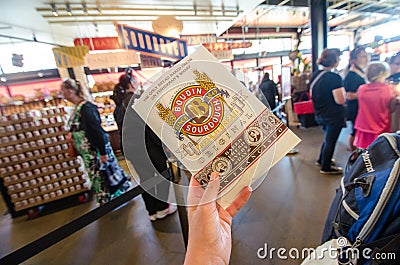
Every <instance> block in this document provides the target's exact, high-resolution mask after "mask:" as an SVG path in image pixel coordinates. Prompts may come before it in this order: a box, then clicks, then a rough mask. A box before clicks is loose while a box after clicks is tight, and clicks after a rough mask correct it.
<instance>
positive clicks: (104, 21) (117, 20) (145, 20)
mask: <svg viewBox="0 0 400 265" xmlns="http://www.w3.org/2000/svg"><path fill="white" fill-rule="evenodd" d="M153 20H154V18H153V19H135V18H119V19H75V20H49V21H48V22H49V23H50V24H76V23H114V22H151V21H153ZM221 21H226V22H229V21H232V20H231V19H226V18H212V19H200V18H199V19H196V18H193V19H192V18H188V19H185V22H221Z"/></svg>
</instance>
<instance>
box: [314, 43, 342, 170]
mask: <svg viewBox="0 0 400 265" xmlns="http://www.w3.org/2000/svg"><path fill="white" fill-rule="evenodd" d="M339 59H340V50H339V49H325V50H323V52H322V54H321V56H320V58H318V60H317V63H318V64H319V65H321V66H322V70H318V71H316V72H315V73H313V75H312V77H311V80H310V84H311V85H310V91H311V97H312V101H313V103H314V114H315V119H316V121H317V123H318V124H319V125H321V126H322V128H323V130H324V132H325V139H324V142H323V143H322V146H321V151H320V154H319V158H318V160H317V162H316V164H317V165H320V166H321V170H320V172H321V173H322V174H341V173H342V168H341V167H337V166H334V165H332V157H333V153H334V151H335V146H336V142H337V139H338V138H339V134H340V131H341V130H342V128H343V127H344V125H345V118H344V107H343V104H344V103H345V90H344V87H343V83H342V78H341V77H340V76H339V75H338V74H336V73H334V72H332V70H333V69H335V68H336V67H337V65H338V64H339Z"/></svg>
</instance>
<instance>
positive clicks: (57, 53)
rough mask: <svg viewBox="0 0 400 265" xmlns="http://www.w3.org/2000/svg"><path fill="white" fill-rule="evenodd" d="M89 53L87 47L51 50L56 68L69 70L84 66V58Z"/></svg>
mask: <svg viewBox="0 0 400 265" xmlns="http://www.w3.org/2000/svg"><path fill="white" fill-rule="evenodd" d="M88 52H89V48H88V47H87V46H75V47H61V48H53V53H54V58H55V59H56V64H57V67H62V68H69V67H75V66H82V65H84V64H85V61H84V59H83V58H84V56H85V55H86V54H87V53H88Z"/></svg>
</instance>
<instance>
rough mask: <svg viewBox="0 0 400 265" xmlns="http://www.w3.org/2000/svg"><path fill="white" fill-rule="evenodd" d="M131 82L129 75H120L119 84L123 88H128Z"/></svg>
mask: <svg viewBox="0 0 400 265" xmlns="http://www.w3.org/2000/svg"><path fill="white" fill-rule="evenodd" d="M130 84H131V78H130V76H129V75H121V76H120V78H119V85H120V86H121V87H122V88H123V89H125V90H128V89H129V86H130Z"/></svg>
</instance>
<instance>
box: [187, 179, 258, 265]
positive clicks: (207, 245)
mask: <svg viewBox="0 0 400 265" xmlns="http://www.w3.org/2000/svg"><path fill="white" fill-rule="evenodd" d="M219 186H220V182H219V176H218V173H216V172H213V173H212V174H211V180H210V182H209V183H208V185H207V188H206V189H205V190H204V189H203V188H202V187H201V185H200V184H199V183H198V181H197V180H196V179H195V178H191V180H190V187H189V193H188V204H189V207H188V220H189V243H188V249H187V252H186V257H185V263H184V264H187V265H193V264H202V265H203V264H213V265H214V264H229V259H230V255H231V249H232V234H231V226H232V218H233V216H235V214H236V213H237V212H238V211H239V210H240V209H241V208H242V206H243V205H244V204H245V203H246V202H247V200H248V199H249V197H250V195H251V188H250V187H245V188H243V190H242V191H241V192H240V193H239V195H238V197H237V198H236V199H235V201H234V202H232V204H231V205H230V206H228V208H226V210H225V209H223V208H222V207H221V206H219V205H218V203H217V202H216V199H217V195H218V191H219Z"/></svg>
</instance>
